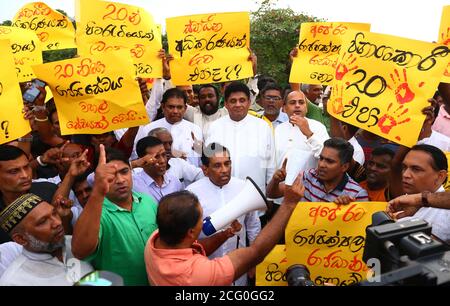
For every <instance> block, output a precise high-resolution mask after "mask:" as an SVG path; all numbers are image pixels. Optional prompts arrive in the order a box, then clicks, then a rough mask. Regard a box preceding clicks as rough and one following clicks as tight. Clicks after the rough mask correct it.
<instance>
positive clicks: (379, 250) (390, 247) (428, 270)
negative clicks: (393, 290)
mask: <svg viewBox="0 0 450 306" xmlns="http://www.w3.org/2000/svg"><path fill="white" fill-rule="evenodd" d="M363 260H364V262H366V263H367V264H368V266H369V268H371V269H372V270H373V271H375V273H376V272H379V273H380V274H381V275H378V276H379V277H378V279H377V278H376V275H375V278H372V280H367V281H364V282H362V283H360V285H362V286H380V285H447V286H448V285H450V247H449V245H448V244H446V243H445V242H442V241H439V240H438V239H436V238H433V237H431V226H430V225H429V224H428V223H427V222H426V221H424V220H421V219H414V218H413V219H408V220H405V221H398V222H395V221H394V220H392V219H391V218H390V217H389V216H388V215H387V214H386V213H384V212H377V213H374V214H373V215H372V224H371V225H369V226H368V227H367V229H366V243H365V247H364V254H363ZM374 260H375V261H376V262H377V263H379V267H378V268H379V269H377V267H375V261H374ZM371 264H373V265H372V266H370V265H371Z"/></svg>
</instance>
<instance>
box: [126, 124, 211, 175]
mask: <svg viewBox="0 0 450 306" xmlns="http://www.w3.org/2000/svg"><path fill="white" fill-rule="evenodd" d="M159 127H163V128H166V129H167V130H169V132H170V133H171V134H172V137H173V143H172V149H174V150H177V151H181V152H184V153H186V155H187V161H188V162H190V163H191V164H193V165H194V166H199V165H200V155H199V154H198V153H197V152H195V151H194V150H193V149H192V147H193V145H194V140H193V139H192V135H191V133H193V134H194V136H195V138H196V139H197V140H198V141H203V133H202V130H201V129H200V127H199V126H197V125H195V124H193V123H192V122H189V121H187V120H185V119H182V120H181V121H179V122H177V123H174V124H171V123H169V122H168V121H167V120H166V118H162V119H159V120H156V121H153V122H152V123H150V124H147V125H145V126H141V127H140V128H139V131H138V133H137V135H136V139H135V141H134V149H135V150H136V144H137V143H138V141H139V140H140V139H142V138H144V137H146V136H148V133H149V132H150V131H151V130H153V129H156V128H159Z"/></svg>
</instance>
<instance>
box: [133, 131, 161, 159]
mask: <svg viewBox="0 0 450 306" xmlns="http://www.w3.org/2000/svg"><path fill="white" fill-rule="evenodd" d="M162 144H163V143H162V141H161V140H159V138H156V137H153V136H146V137H144V138H142V139H140V140H139V141H138V143H137V144H136V153H137V155H138V156H139V158H141V157H144V156H145V155H146V154H147V152H145V150H146V149H147V148H153V147H156V146H158V145H162Z"/></svg>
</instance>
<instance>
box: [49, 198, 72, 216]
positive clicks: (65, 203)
mask: <svg viewBox="0 0 450 306" xmlns="http://www.w3.org/2000/svg"><path fill="white" fill-rule="evenodd" d="M53 206H55V207H56V211H57V212H58V215H59V216H60V217H61V218H65V217H67V216H69V215H70V213H71V212H72V210H71V208H72V206H73V201H72V200H70V199H68V198H65V197H63V196H61V195H58V196H57V197H56V199H55V200H54V201H53Z"/></svg>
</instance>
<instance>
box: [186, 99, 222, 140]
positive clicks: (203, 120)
mask: <svg viewBox="0 0 450 306" xmlns="http://www.w3.org/2000/svg"><path fill="white" fill-rule="evenodd" d="M226 115H228V110H227V109H226V108H219V109H218V110H217V112H215V113H214V114H212V115H206V114H204V113H202V111H201V110H200V107H198V106H197V107H192V106H190V105H188V106H187V109H186V113H185V114H184V119H186V120H187V121H190V122H192V123H194V124H195V125H198V126H199V127H200V128H201V130H202V132H203V135H206V134H207V133H208V129H209V126H210V125H211V123H212V122H214V121H216V120H217V119H219V118H221V117H223V116H226Z"/></svg>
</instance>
